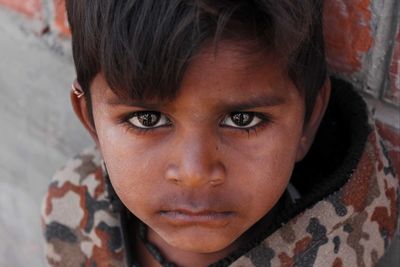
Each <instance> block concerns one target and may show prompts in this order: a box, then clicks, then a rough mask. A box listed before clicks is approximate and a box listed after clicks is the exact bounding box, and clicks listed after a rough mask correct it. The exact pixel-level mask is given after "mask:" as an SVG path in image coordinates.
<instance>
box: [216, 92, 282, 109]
mask: <svg viewBox="0 0 400 267" xmlns="http://www.w3.org/2000/svg"><path fill="white" fill-rule="evenodd" d="M285 102H286V99H285V98H284V97H281V96H276V95H261V96H254V97H249V98H247V99H246V100H244V101H239V102H232V103H226V104H224V108H225V109H228V110H246V109H250V108H257V107H272V106H278V105H281V104H284V103H285Z"/></svg>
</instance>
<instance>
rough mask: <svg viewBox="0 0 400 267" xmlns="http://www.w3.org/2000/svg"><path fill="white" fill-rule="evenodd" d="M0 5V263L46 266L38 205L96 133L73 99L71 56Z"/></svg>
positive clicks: (7, 266)
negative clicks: (75, 112)
mask: <svg viewBox="0 0 400 267" xmlns="http://www.w3.org/2000/svg"><path fill="white" fill-rule="evenodd" d="M19 19H20V18H19V17H18V16H16V15H13V14H10V13H9V12H5V11H4V10H1V9H0V211H1V212H0V266H1V267H19V266H33V267H36V266H44V265H45V262H44V254H43V244H42V242H43V241H42V240H43V238H42V231H41V226H40V206H41V200H42V198H43V195H44V192H45V191H46V187H47V185H48V183H49V181H50V179H51V176H52V175H53V174H54V172H55V171H56V170H57V169H59V168H60V167H61V166H62V165H63V164H64V163H65V162H66V160H67V158H70V157H72V156H73V155H75V154H76V153H78V152H79V151H80V150H81V149H82V147H85V146H90V144H91V141H90V139H89V137H88V135H87V134H86V133H85V132H84V130H83V128H82V127H81V126H80V125H79V122H78V120H77V119H75V117H74V115H73V112H72V110H71V108H70V104H69V92H70V84H71V82H72V80H73V79H74V70H73V64H72V62H71V61H70V59H69V57H68V56H62V55H59V54H56V53H55V52H53V51H52V49H49V46H48V45H47V44H46V43H45V42H43V41H41V40H40V39H38V38H37V37H36V36H34V35H32V34H31V33H28V32H26V31H25V32H24V30H23V29H20V25H22V23H18V20H19Z"/></svg>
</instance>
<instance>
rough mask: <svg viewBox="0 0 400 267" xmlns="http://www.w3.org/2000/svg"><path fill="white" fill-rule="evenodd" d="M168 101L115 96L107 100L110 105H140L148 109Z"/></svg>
mask: <svg viewBox="0 0 400 267" xmlns="http://www.w3.org/2000/svg"><path fill="white" fill-rule="evenodd" d="M166 103H167V102H166V101H160V102H158V101H152V102H150V101H149V102H145V101H142V100H136V99H129V98H119V97H118V98H113V99H110V100H108V101H107V104H108V105H110V106H127V107H140V108H146V109H155V108H159V107H160V106H163V105H165V104H166Z"/></svg>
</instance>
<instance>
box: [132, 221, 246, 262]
mask: <svg viewBox="0 0 400 267" xmlns="http://www.w3.org/2000/svg"><path fill="white" fill-rule="evenodd" d="M147 238H148V240H149V242H150V243H152V244H154V245H155V246H156V247H157V248H158V249H159V250H160V252H161V253H162V255H163V256H165V259H166V260H167V261H168V262H171V263H174V264H176V265H177V266H179V267H188V266H190V267H205V266H208V265H210V264H212V263H215V262H217V261H218V260H220V259H222V258H224V257H226V256H228V255H229V254H230V253H231V252H233V251H234V250H235V249H237V247H238V243H237V242H234V243H233V244H231V245H230V246H228V247H227V248H225V249H223V250H221V251H218V252H214V253H194V252H188V251H183V250H179V249H176V248H174V247H172V246H170V245H169V244H167V243H166V242H165V241H164V240H163V239H162V238H161V237H160V236H159V235H158V234H157V233H155V232H154V231H153V230H151V229H150V228H149V229H148V236H147ZM137 250H138V253H137V255H139V262H140V263H141V266H149V267H159V266H160V264H159V263H158V262H157V260H156V259H155V258H154V256H153V255H151V253H150V252H149V251H148V249H147V248H146V247H145V245H144V243H143V241H141V240H138V244H137Z"/></svg>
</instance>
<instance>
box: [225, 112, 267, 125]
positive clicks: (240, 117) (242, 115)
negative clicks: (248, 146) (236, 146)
mask: <svg viewBox="0 0 400 267" xmlns="http://www.w3.org/2000/svg"><path fill="white" fill-rule="evenodd" d="M256 114H257V113H254V112H232V113H229V114H228V115H226V116H225V118H224V119H223V121H222V122H221V125H222V126H228V127H232V128H243V129H246V128H247V129H248V128H252V127H255V126H257V125H258V124H259V123H260V122H261V121H262V119H261V118H260V116H259V115H256Z"/></svg>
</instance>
